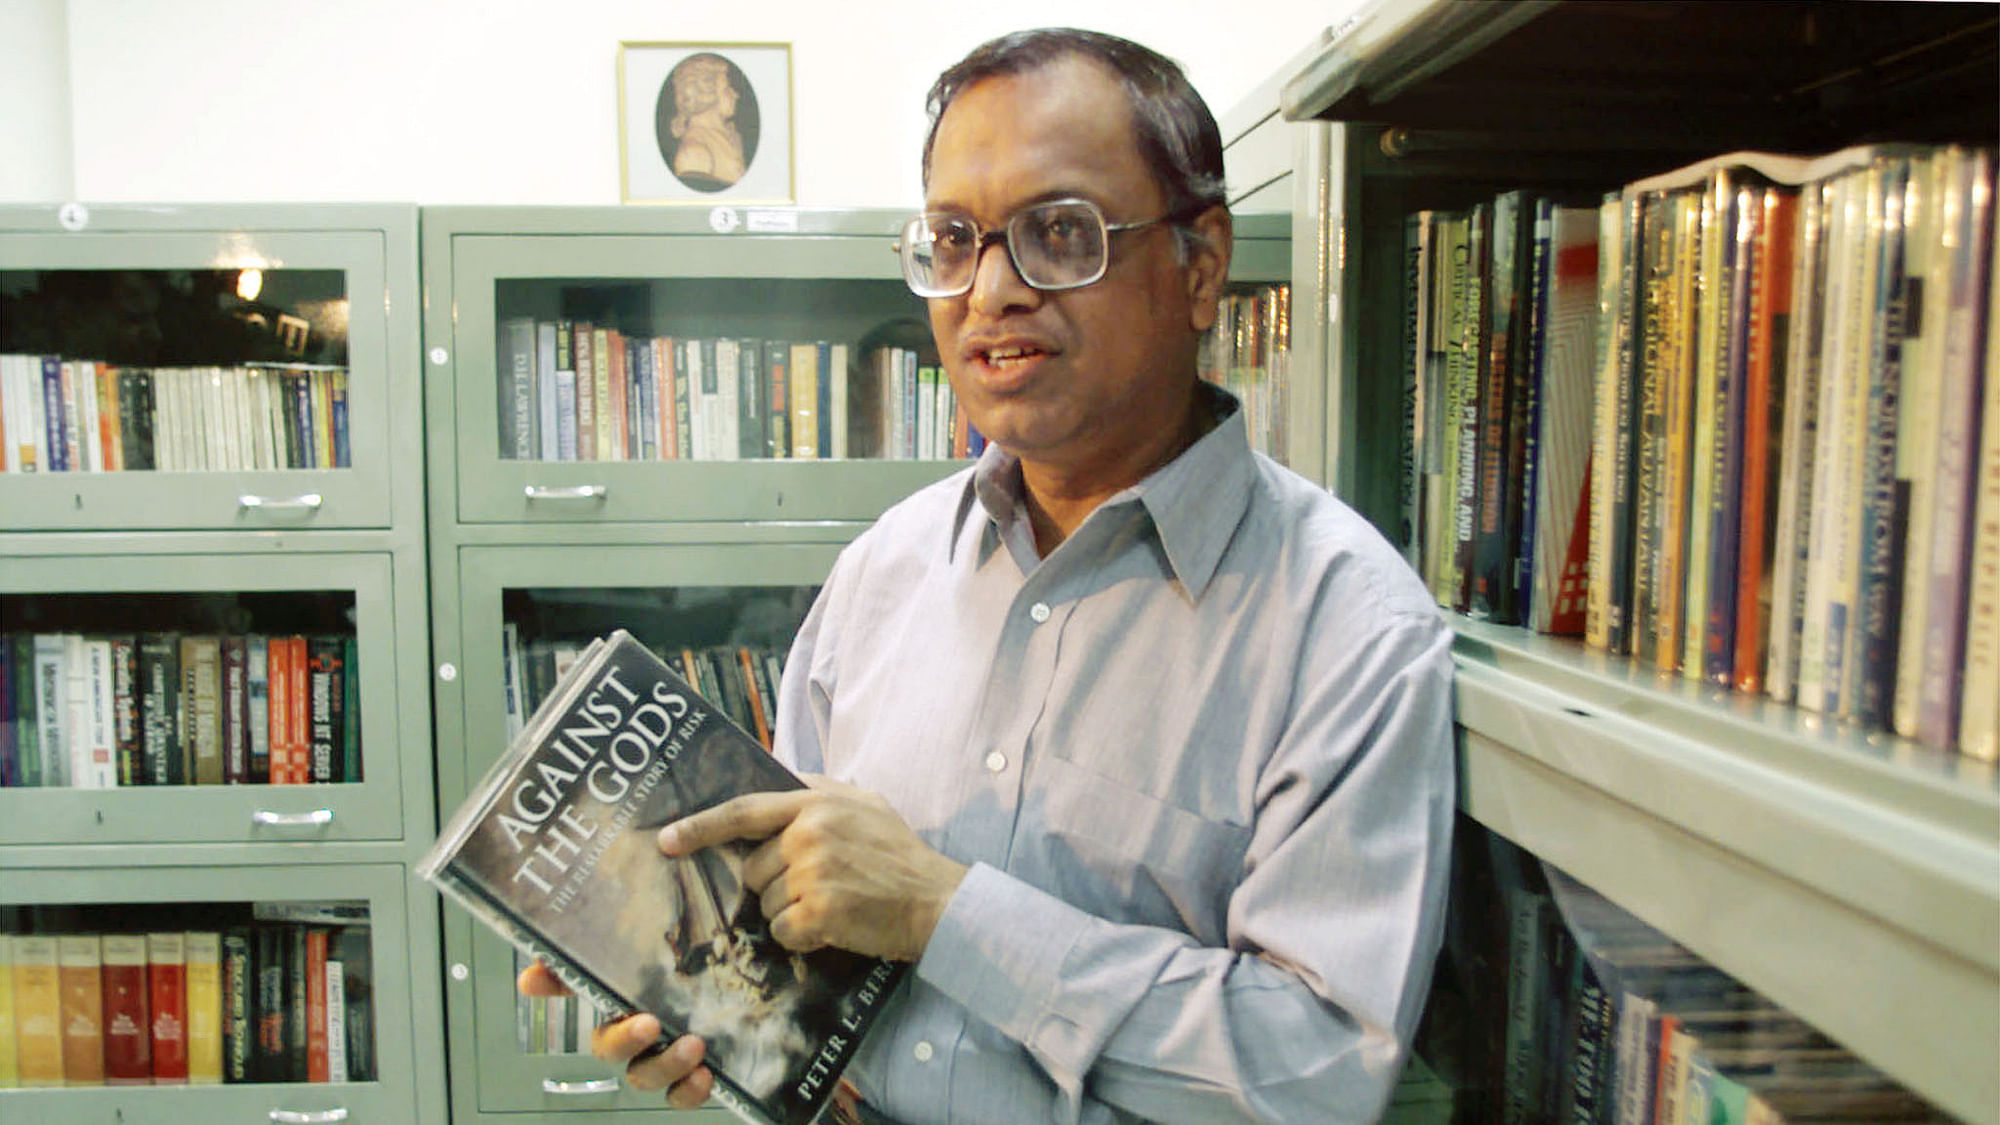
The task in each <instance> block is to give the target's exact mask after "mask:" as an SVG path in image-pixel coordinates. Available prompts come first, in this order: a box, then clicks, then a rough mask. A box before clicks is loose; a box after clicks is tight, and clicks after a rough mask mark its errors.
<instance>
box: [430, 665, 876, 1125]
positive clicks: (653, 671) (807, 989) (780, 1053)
mask: <svg viewBox="0 0 2000 1125" xmlns="http://www.w3.org/2000/svg"><path fill="white" fill-rule="evenodd" d="M801 784H802V783H801V782H800V781H799V780H798V779H797V778H796V777H794V776H793V775H792V774H791V772H790V771H789V770H786V769H785V768H784V767H783V766H782V765H780V764H779V763H778V762H777V761H776V760H775V759H773V758H772V757H771V756H770V755H769V754H767V753H766V752H765V751H764V748H763V747H762V746H761V745H760V744H759V743H758V742H757V740H756V738H755V737H754V736H752V735H750V734H748V733H746V732H745V731H743V729H742V728H740V727H738V726H736V725H734V724H733V723H731V722H729V720H728V719H727V718H726V717H724V715H723V714H722V712H721V711H720V709H719V708H717V707H716V706H714V705H713V704H711V703H709V702H708V701H707V700H705V699H703V698H702V697H701V696H699V695H698V694H696V693H695V691H694V690H693V689H692V688H691V687H690V686H689V685H688V683H687V681H686V680H684V679H682V678H681V677H680V676H679V675H677V674H675V673H674V672H673V671H672V670H671V669H669V668H668V667H667V665H666V664H665V663H664V662H663V661H661V660H660V659H659V658H658V657H657V656H655V655H654V654H653V653H651V652H649V651H647V650H646V648H645V647H644V646H642V645H640V644H639V643H638V642H637V641H635V640H633V639H632V637H631V636H630V634H627V633H625V632H624V631H622V630H621V631H619V632H616V633H613V634H612V635H611V636H610V637H608V638H605V639H602V640H598V641H595V642H593V643H592V644H591V646H590V648H589V649H588V650H587V651H586V652H585V653H584V654H583V656H582V657H581V658H580V659H579V660H578V661H577V662H576V664H575V665H574V666H573V667H572V668H571V669H570V670H569V671H568V673H567V674H566V675H564V676H563V678H562V679H561V681H560V682H559V683H558V684H557V685H556V689H555V691H554V692H553V693H552V694H551V696H550V697H549V700H548V701H547V702H546V703H544V704H543V705H542V707H541V708H540V709H539V710H538V711H536V713H535V715H534V717H533V718H532V719H530V720H529V722H528V724H527V726H526V727H525V728H524V729H523V730H522V732H521V734H520V736H519V737H517V738H516V739H515V741H514V743H513V745H512V746H511V747H510V748H509V750H508V752H507V753H506V754H504V755H502V756H501V758H500V760H499V761H498V762H496V763H495V765H494V766H493V768H492V770H491V771H489V772H488V773H487V775H486V777H485V779H484V780H482V781H481V783H480V784H479V785H478V786H477V787H476V788H475V789H474V790H473V792H472V794H471V796H470V797H469V798H468V799H467V800H466V802H465V804H464V805H462V806H461V807H460V808H459V809H458V811H457V812H456V813H455V814H453V816H452V818H451V821H450V823H449V824H447V825H446V826H445V828H444V830H443V832H441V833H440V834H439V840H438V843H437V845H436V846H435V847H434V848H433V849H432V850H431V853H430V854H429V855H428V856H426V857H425V858H424V861H423V863H422V864H421V865H420V866H419V867H418V871H419V873H420V874H422V875H423V876H424V877H425V878H426V879H428V880H430V881H431V882H432V883H434V884H436V885H437V886H438V888H439V889H440V890H442V891H444V892H445V893H446V894H447V895H448V896H450V897H451V898H452V899H453V900H454V901H456V902H457V903H458V904H459V905H461V906H463V907H464V908H465V909H467V910H468V911H470V912H471V913H472V914H473V916H474V917H476V918H478V919H479V920H480V921H482V922H485V923H486V924H487V925H488V926H490V927H492V928H493V929H494V930H495V931H496V932H498V933H499V934H500V935H501V936H502V937H504V938H506V939H507V940H508V941H509V942H511V943H512V944H513V945H515V946H516V947H517V948H519V949H520V950H522V951H523V952H526V953H528V954H531V955H533V956H537V957H541V958H542V959H544V960H545V961H547V962H548V964H549V967H550V968H551V969H552V970H554V972H555V974H556V976H557V977H558V978H560V979H561V980H562V981H563V982H564V983H565V984H567V985H568V986H569V987H570V988H571V989H572V990H574V991H576V992H577V993H579V994H580V995H583V996H586V997H588V998H590V999H591V1000H592V1001H594V1002H595V1003H596V1004H597V1005H598V1006H599V1007H600V1008H601V1009H603V1010H605V1011H607V1012H610V1013H623V1012H637V1011H646V1012H651V1013H652V1014H653V1015H655V1016H656V1017H658V1018H659V1020H660V1024H661V1026H662V1027H663V1028H664V1029H665V1032H664V1038H665V1040H667V1041H671V1040H672V1039H674V1038H676V1037H678V1036H679V1035H681V1034H684V1033H693V1034H696V1035H699V1036H700V1037H702V1039H703V1040H705V1041H706V1043H707V1046H708V1056H707V1063H708V1066H709V1068H710V1070H712V1071H713V1072H714V1074H715V1077H716V1098H717V1100H718V1101H720V1102H722V1103H723V1104H725V1105H727V1106H728V1107H729V1108H731V1109H732V1110H734V1111H735V1112H736V1113H737V1114H738V1115H739V1116H740V1117H742V1118H743V1119H744V1120H746V1121H751V1122H756V1123H760V1125H806V1123H807V1122H810V1121H811V1120H812V1119H813V1117H814V1115H815V1114H817V1113H818V1111H819V1110H820V1109H821V1107H822V1106H824V1105H825V1103H826V1102H827V1100H828V1098H829V1097H830V1096H831V1095H832V1093H833V1089H834V1086H835V1084H836V1082H837V1080H838V1078H839V1076H840V1073H841V1071H842V1070H843V1069H844V1068H845V1067H846V1065H847V1063H848V1061H849V1060H850V1059H852V1058H853V1057H854V1054H855V1051H856V1050H857V1049H858V1048H859V1046H860V1043H861V1039H862V1036H863V1035H865V1034H866V1032H867V1030H868V1028H869V1026H870V1025H871V1024H872V1023H873V1022H874V1019H875V1017H876V1015H877V1014H878V1013H879V1012H880V1010H881V1008H882V1005H883V1003H884V1001H886V1000H887V998H888V996H889V995H890V993H891V992H892V991H893V989H894V988H895V986H896V983H897V981H898V980H899V978H900V977H901V975H902V973H903V971H904V969H905V968H906V966H903V965H900V964H896V963H891V962H887V961H881V960H875V959H871V958H864V957H859V956H855V955H853V954H849V953H845V952H842V951H839V950H831V949H825V950H818V951H815V952H812V953H806V954H795V953H791V952H789V951H787V950H785V949H784V948H783V947H782V946H780V945H778V943H777V942H776V941H775V940H774V939H773V938H772V937H771V934H770V930H769V928H768V926H767V924H766V923H765V921H764V917H763V913H762V910H761V908H760V907H759V904H758V900H757V897H756V896H755V895H754V894H751V893H750V892H749V891H748V889H747V888H746V887H745V886H744V884H743V879H742V867H743V863H744V860H745V858H746V857H747V856H748V854H749V852H750V850H751V848H750V846H749V845H747V844H741V843H736V844H726V845H721V846H718V847H714V848H709V849H705V850H703V851H701V852H698V853H696V854H694V855H692V856H687V857H682V858H670V857H667V856H663V855H661V854H660V851H659V849H658V847H657V845H656V844H655V836H656V834H657V830H658V829H659V828H660V827H661V826H663V825H665V824H667V823H670V822H672V821H674V820H677V819H679V818H681V817H683V816H685V815H687V814H689V813H693V812H697V811H699V810H701V809H705V808H709V807H712V806H714V805H717V804H720V803H721V802H722V801H724V800H727V799H728V798H730V797H733V796H736V795H738V794H742V793H749V792H759V791H770V790H787V789H797V788H800V787H801Z"/></svg>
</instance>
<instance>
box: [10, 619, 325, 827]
mask: <svg viewBox="0 0 2000 1125" xmlns="http://www.w3.org/2000/svg"><path fill="white" fill-rule="evenodd" d="M359 674H360V666H359V660H358V655H357V647H356V644H355V639H354V638H353V637H352V636H332V635H312V636H305V635H300V634H290V635H264V634H220V635H219V634H209V633H127V634H113V635H97V634H84V633H28V632H8V633H0V786H7V787H15V786H24V787H34V786H42V787H57V788H61V787H71V788H79V789H108V788H112V787H115V786H125V785H266V784H268V785H301V784H307V783H313V782H347V781H360V780H361V776H362V767H361V710H360V706H361V694H360V682H359Z"/></svg>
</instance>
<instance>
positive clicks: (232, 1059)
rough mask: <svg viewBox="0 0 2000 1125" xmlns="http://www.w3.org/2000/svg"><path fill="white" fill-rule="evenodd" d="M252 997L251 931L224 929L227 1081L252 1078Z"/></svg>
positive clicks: (224, 1061) (224, 1060) (224, 1063)
mask: <svg viewBox="0 0 2000 1125" xmlns="http://www.w3.org/2000/svg"><path fill="white" fill-rule="evenodd" d="M255 997H256V960H255V953H254V950H253V948H252V945H251V940H250V932H249V931H248V930H243V929H233V930H228V931H225V932H224V933H223V934H222V1080H223V1081H224V1082H226V1083H231V1084H236V1083H243V1082H249V1081H252V1080H253V1072H252V1070H251V1065H252V1060H253V1058H254V1057H255V1048H256V1036H255V1030H254V1028H253V1025H252V1016H253V1013H254V1011H255V1005H254V1000H255Z"/></svg>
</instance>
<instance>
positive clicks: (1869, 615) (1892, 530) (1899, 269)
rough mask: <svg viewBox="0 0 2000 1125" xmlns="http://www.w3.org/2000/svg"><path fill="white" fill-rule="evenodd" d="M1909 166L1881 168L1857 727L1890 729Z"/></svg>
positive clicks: (1899, 560)
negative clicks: (1905, 235) (1897, 443)
mask: <svg viewBox="0 0 2000 1125" xmlns="http://www.w3.org/2000/svg"><path fill="white" fill-rule="evenodd" d="M1909 177H1910V166H1909V162H1908V161H1896V162H1894V163H1893V164H1892V165H1891V166H1890V167H1888V168H1885V169H1884V173H1883V186H1882V203H1881V213H1882V223H1881V230H1880V232H1879V234H1878V235H1876V236H1875V237H1877V238H1879V240H1880V249H1879V253H1878V255H1877V257H1876V258H1875V259H1874V260H1872V261H1868V262H1864V263H1863V266H1864V268H1870V269H1873V270H1874V271H1875V272H1876V282H1875V304H1874V307H1873V309H1872V310H1871V317H1870V325H1871V331H1870V340H1869V344H1868V368H1869V376H1868V380H1867V400H1866V413H1865V415H1864V416H1863V419H1862V430H1861V436H1862V445H1861V449H1860V460H1861V465H1860V481H1861V488H1860V498H1861V501H1862V507H1861V511H1860V522H1859V530H1858V541H1857V544H1856V546H1857V547H1858V551H1859V554H1858V558H1857V560H1856V572H1857V573H1856V581H1855V594H1854V613H1855V617H1856V621H1855V624H1854V642H1855V649H1854V659H1853V661H1852V663H1853V671H1852V673H1851V678H1850V680H1849V686H1848V688H1847V693H1848V694H1849V695H1851V697H1852V700H1853V702H1852V704H1851V705H1850V706H1849V707H1848V708H1847V710H1848V711H1849V712H1850V713H1851V714H1853V715H1854V716H1855V717H1856V718H1858V719H1860V720H1861V722H1862V723H1864V724H1866V725H1867V726H1869V727H1871V728H1874V729H1877V730H1886V729H1889V728H1890V727H1891V726H1892V725H1893V722H1894V702H1895V692H1896V654H1897V651H1898V648H1899V638H1898V629H1899V628H1900V625H1901V620H1902V593H1903V589H1902V588H1903V547H1904V543H1905V541H1906V540H1907V537H1908V535H1907V527H1908V519H1909V485H1908V481H1907V480H1899V479H1898V475H1897V472H1896V425H1897V421H1898V414H1899V412H1900V410H1899V408H1900V403H1901V395H1902V378H1903V370H1902V364H1903V345H1904V336H1905V321H1906V319H1907V315H1908V311H1909V308H1908V302H1909V290H1908V286H1907V271H1906V269H1905V262H1904V254H1903V241H1904V222H1903V205H1904V202H1905V198H1906V190H1907V186H1908V183H1909Z"/></svg>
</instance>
